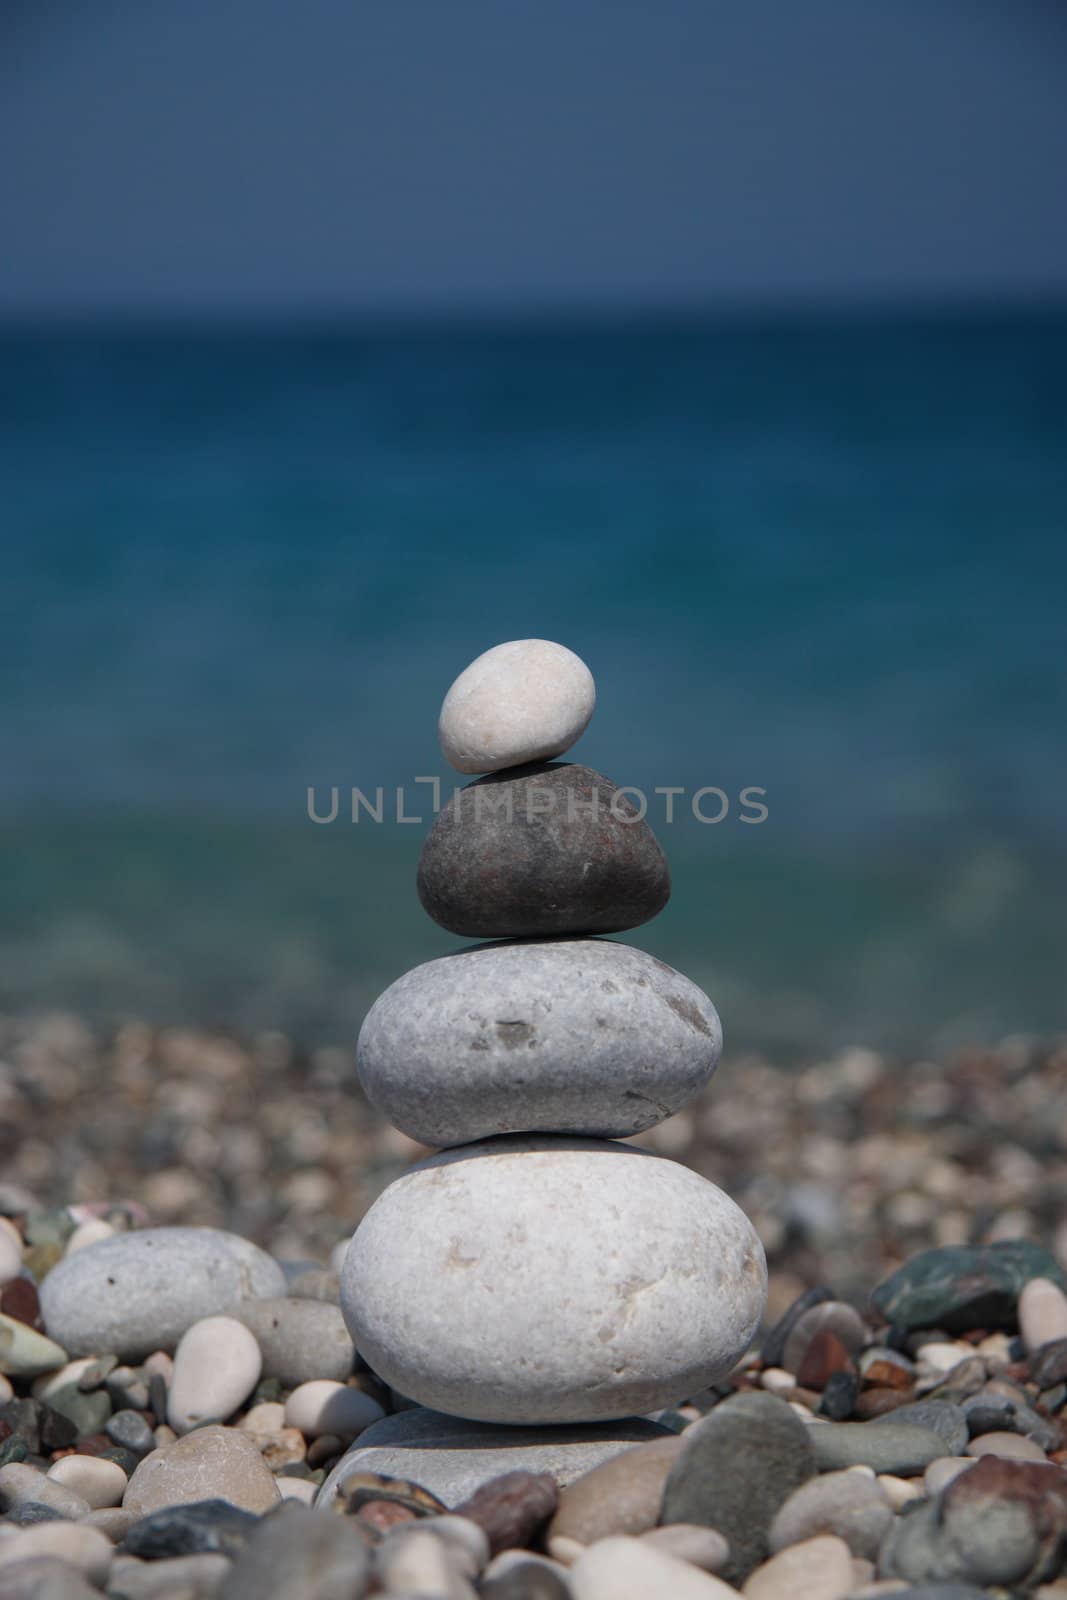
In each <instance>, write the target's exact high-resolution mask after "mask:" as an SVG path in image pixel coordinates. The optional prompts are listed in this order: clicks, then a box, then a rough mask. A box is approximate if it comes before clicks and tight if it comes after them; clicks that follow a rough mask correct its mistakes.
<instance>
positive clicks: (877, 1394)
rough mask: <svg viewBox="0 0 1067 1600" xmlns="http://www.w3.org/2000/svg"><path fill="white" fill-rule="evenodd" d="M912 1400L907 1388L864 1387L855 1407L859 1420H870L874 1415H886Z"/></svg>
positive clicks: (854, 1414)
mask: <svg viewBox="0 0 1067 1600" xmlns="http://www.w3.org/2000/svg"><path fill="white" fill-rule="evenodd" d="M910 1400H911V1392H910V1390H906V1389H864V1390H863V1392H862V1394H861V1395H860V1397H859V1399H858V1400H857V1401H856V1404H855V1407H854V1408H853V1413H852V1414H853V1416H854V1417H855V1418H856V1421H857V1422H870V1420H871V1418H872V1417H885V1416H888V1415H889V1413H890V1412H891V1411H897V1410H898V1409H899V1408H900V1407H901V1406H906V1405H907V1404H908V1403H909V1402H910Z"/></svg>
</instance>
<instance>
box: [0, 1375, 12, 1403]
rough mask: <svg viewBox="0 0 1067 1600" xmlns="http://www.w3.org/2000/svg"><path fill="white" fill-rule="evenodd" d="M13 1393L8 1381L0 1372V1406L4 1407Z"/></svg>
mask: <svg viewBox="0 0 1067 1600" xmlns="http://www.w3.org/2000/svg"><path fill="white" fill-rule="evenodd" d="M14 1393H15V1391H14V1389H13V1388H12V1387H11V1383H10V1380H9V1379H8V1378H7V1377H5V1375H4V1374H3V1373H2V1372H0V1406H3V1405H6V1404H7V1402H8V1401H9V1400H10V1399H11V1398H12V1396H13V1395H14Z"/></svg>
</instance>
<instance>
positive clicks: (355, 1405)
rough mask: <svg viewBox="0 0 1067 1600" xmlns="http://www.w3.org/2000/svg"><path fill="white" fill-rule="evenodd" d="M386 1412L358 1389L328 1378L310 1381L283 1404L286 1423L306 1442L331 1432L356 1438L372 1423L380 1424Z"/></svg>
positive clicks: (342, 1437) (339, 1435) (347, 1437)
mask: <svg viewBox="0 0 1067 1600" xmlns="http://www.w3.org/2000/svg"><path fill="white" fill-rule="evenodd" d="M384 1416H385V1412H384V1411H383V1410H382V1408H381V1406H380V1405H379V1404H378V1402H377V1400H372V1399H371V1397H370V1395H369V1394H364V1393H363V1391H362V1390H361V1389H352V1388H350V1387H349V1386H348V1385H347V1384H344V1383H336V1382H335V1381H334V1380H333V1379H331V1378H313V1379H312V1380H311V1382H310V1383H302V1384H301V1385H300V1386H299V1388H297V1389H294V1390H293V1392H292V1394H291V1395H290V1396H289V1398H288V1400H287V1401H286V1402H285V1421H286V1422H287V1423H288V1425H289V1427H291V1428H299V1429H300V1432H301V1433H302V1434H305V1435H306V1437H307V1438H309V1439H315V1438H317V1437H318V1436H319V1435H320V1434H323V1433H334V1434H336V1435H337V1437H338V1438H339V1439H355V1438H357V1437H358V1436H359V1434H361V1433H362V1432H363V1430H364V1428H369V1427H370V1425H371V1423H372V1422H380V1421H381V1419H382V1417H384Z"/></svg>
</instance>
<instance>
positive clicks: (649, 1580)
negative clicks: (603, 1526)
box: [568, 1537, 737, 1600]
mask: <svg viewBox="0 0 1067 1600" xmlns="http://www.w3.org/2000/svg"><path fill="white" fill-rule="evenodd" d="M568 1581H569V1584H570V1589H571V1593H572V1594H573V1596H574V1600H648V1597H649V1596H650V1595H663V1596H668V1595H669V1596H670V1600H737V1591H736V1590H735V1589H732V1588H730V1587H729V1585H728V1584H725V1583H723V1582H722V1581H721V1579H719V1578H716V1577H714V1576H713V1575H712V1574H711V1573H710V1572H702V1571H701V1570H700V1568H699V1567H695V1566H692V1565H690V1563H689V1562H688V1561H679V1560H678V1559H677V1558H676V1557H675V1556H671V1555H667V1554H666V1553H665V1552H664V1551H662V1550H657V1549H656V1547H655V1545H652V1544H648V1543H647V1542H646V1541H645V1540H643V1539H628V1538H625V1537H619V1538H614V1539H601V1540H600V1542H599V1543H598V1544H595V1545H593V1546H592V1547H591V1548H589V1549H587V1550H583V1551H582V1553H581V1554H580V1555H579V1556H578V1558H577V1560H576V1561H575V1563H574V1565H573V1566H572V1567H571V1569H570V1572H569V1574H568Z"/></svg>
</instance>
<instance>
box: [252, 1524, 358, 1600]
mask: <svg viewBox="0 0 1067 1600" xmlns="http://www.w3.org/2000/svg"><path fill="white" fill-rule="evenodd" d="M369 1565H370V1562H369V1556H368V1549H367V1545H366V1543H365V1541H364V1539H363V1538H362V1536H361V1534H360V1533H359V1532H358V1530H357V1528H356V1527H355V1525H354V1524H353V1523H352V1522H351V1521H350V1520H349V1519H348V1518H347V1517H323V1516H319V1515H318V1514H317V1513H316V1512H314V1511H311V1510H309V1509H308V1508H307V1507H306V1506H300V1505H295V1504H289V1505H286V1506H283V1507H282V1509H281V1510H279V1511H275V1512H273V1513H272V1514H271V1516H269V1517H265V1518H264V1519H263V1521H262V1522H260V1524H259V1526H258V1527H257V1528H256V1529H255V1531H254V1532H253V1533H252V1535H251V1537H250V1538H249V1540H248V1542H247V1544H246V1545H245V1546H244V1549H243V1550H241V1551H240V1552H239V1554H237V1556H236V1559H235V1560H234V1564H233V1570H232V1572H231V1573H230V1574H229V1576H228V1577H227V1579H226V1600H264V1596H267V1595H269V1596H270V1597H271V1600H349V1597H350V1596H354V1595H360V1594H362V1593H363V1588H364V1585H365V1583H366V1580H367V1574H368V1569H369Z"/></svg>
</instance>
